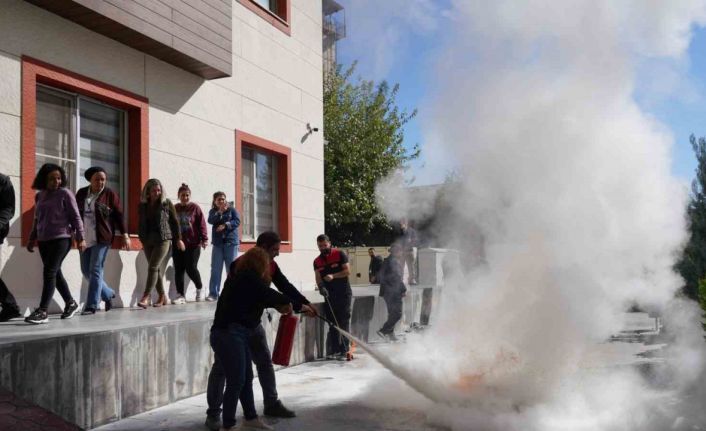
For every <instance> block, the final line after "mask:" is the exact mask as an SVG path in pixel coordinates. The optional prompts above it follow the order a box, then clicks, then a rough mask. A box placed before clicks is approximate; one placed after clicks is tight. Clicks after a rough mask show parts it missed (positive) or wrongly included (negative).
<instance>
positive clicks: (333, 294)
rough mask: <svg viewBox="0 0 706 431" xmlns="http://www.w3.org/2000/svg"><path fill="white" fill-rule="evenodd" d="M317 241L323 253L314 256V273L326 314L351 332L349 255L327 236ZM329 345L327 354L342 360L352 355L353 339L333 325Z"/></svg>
mask: <svg viewBox="0 0 706 431" xmlns="http://www.w3.org/2000/svg"><path fill="white" fill-rule="evenodd" d="M316 244H317V246H318V247H319V251H320V252H321V254H320V255H319V256H318V257H317V258H316V259H314V274H315V276H316V285H317V286H318V288H319V290H320V291H321V294H322V295H323V296H324V298H325V299H326V303H327V304H326V305H325V307H324V308H325V310H326V317H327V318H328V320H329V321H331V322H333V323H335V324H336V325H338V327H339V328H341V329H343V330H345V331H350V324H351V302H352V299H353V291H352V290H351V284H350V282H349V281H348V276H349V275H350V273H351V266H350V263H348V256H347V255H346V253H344V252H343V251H341V250H339V249H337V248H332V247H331V240H330V239H329V237H328V236H326V235H319V236H318V237H317V238H316ZM326 347H327V355H326V356H327V357H329V358H331V359H339V360H345V359H347V358H348V351H349V349H350V346H349V341H348V339H347V338H346V337H344V336H342V335H341V334H340V333H339V332H338V331H337V330H336V329H334V328H333V327H329V331H328V335H327V336H326Z"/></svg>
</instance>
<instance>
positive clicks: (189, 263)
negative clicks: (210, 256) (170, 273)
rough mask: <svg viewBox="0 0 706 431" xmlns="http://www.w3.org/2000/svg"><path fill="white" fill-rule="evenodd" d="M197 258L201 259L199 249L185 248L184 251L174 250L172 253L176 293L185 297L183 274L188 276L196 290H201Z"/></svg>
mask: <svg viewBox="0 0 706 431" xmlns="http://www.w3.org/2000/svg"><path fill="white" fill-rule="evenodd" d="M199 257H201V248H200V247H193V248H187V249H186V250H184V251H180V250H179V249H174V251H172V259H173V260H174V281H175V282H176V290H177V293H178V294H179V295H181V296H185V294H186V289H185V284H184V273H187V274H189V278H190V279H191V281H193V282H194V284H195V285H196V288H197V289H201V288H202V287H203V284H202V283H201V273H200V272H199V269H198V266H197V265H198V263H199Z"/></svg>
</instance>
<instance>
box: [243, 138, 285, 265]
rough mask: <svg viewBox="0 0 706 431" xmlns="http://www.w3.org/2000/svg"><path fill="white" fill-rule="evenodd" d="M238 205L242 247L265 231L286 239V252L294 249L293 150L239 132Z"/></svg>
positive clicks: (250, 243)
mask: <svg viewBox="0 0 706 431" xmlns="http://www.w3.org/2000/svg"><path fill="white" fill-rule="evenodd" d="M235 155H236V159H235V169H236V176H235V177H236V182H235V192H236V200H235V202H236V208H237V209H238V212H239V213H240V217H241V223H240V228H241V238H242V241H241V250H247V249H248V248H249V247H251V246H252V245H253V244H254V241H255V239H256V238H257V236H258V235H259V234H261V233H262V232H265V231H268V230H273V231H275V232H277V233H279V235H280V237H281V238H282V247H281V249H280V250H281V251H282V252H290V251H291V250H292V244H291V240H292V228H291V227H292V207H291V202H292V187H291V177H290V172H291V150H290V149H289V148H287V147H284V146H282V145H278V144H275V143H274V142H270V141H267V140H265V139H262V138H258V137H257V136H253V135H250V134H247V133H244V132H241V131H236V132H235Z"/></svg>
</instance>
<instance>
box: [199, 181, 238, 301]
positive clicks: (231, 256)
mask: <svg viewBox="0 0 706 431" xmlns="http://www.w3.org/2000/svg"><path fill="white" fill-rule="evenodd" d="M208 222H209V223H210V224H212V225H213V228H212V229H211V238H212V239H211V243H212V244H213V250H212V252H211V279H210V280H209V283H208V284H209V286H208V297H207V298H206V301H216V300H217V299H218V292H219V291H220V289H221V277H222V275H223V270H224V269H225V270H226V271H228V269H229V268H230V264H231V263H233V261H234V260H235V257H236V256H237V254H238V245H239V241H238V227H239V226H240V214H238V211H236V210H235V208H233V207H232V206H230V205H228V201H227V200H226V194H225V193H223V192H216V193H214V194H213V202H212V204H211V210H210V211H209V212H208Z"/></svg>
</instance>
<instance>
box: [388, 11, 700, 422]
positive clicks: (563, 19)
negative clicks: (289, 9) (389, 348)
mask: <svg viewBox="0 0 706 431" xmlns="http://www.w3.org/2000/svg"><path fill="white" fill-rule="evenodd" d="M451 14H452V16H454V19H453V22H452V23H451V24H449V26H448V28H447V29H446V30H447V32H448V34H447V36H446V37H445V38H444V40H443V42H442V43H441V45H440V47H439V52H438V58H437V63H436V64H437V70H436V73H435V74H434V75H435V77H436V80H437V81H436V88H435V90H436V97H435V99H434V100H433V101H431V102H430V107H431V114H427V116H426V117H427V118H428V119H429V121H427V123H426V124H424V128H425V130H426V133H425V134H426V137H425V147H424V148H425V149H426V151H434V152H436V153H438V154H439V157H442V158H443V157H445V158H446V159H447V160H454V161H455V167H456V168H457V170H458V172H459V173H460V174H461V175H460V178H461V182H462V183H461V184H460V185H459V186H458V187H457V189H456V191H455V195H454V199H453V211H451V212H449V213H448V214H446V217H445V218H444V215H443V214H442V215H439V216H440V217H442V220H443V221H442V223H439V224H438V226H442V227H441V228H440V229H439V232H436V234H437V235H438V236H439V238H456V239H457V242H455V243H454V244H453V245H454V246H456V247H458V248H459V249H460V251H461V259H460V266H459V267H457V268H453V269H454V271H453V274H454V276H452V277H451V280H450V281H449V282H448V284H447V286H445V288H444V290H443V297H442V299H441V303H440V307H439V308H437V309H435V310H434V321H433V326H432V328H431V329H430V330H429V331H430V332H429V334H427V335H426V336H424V337H423V338H422V339H421V340H418V341H419V342H410V343H408V344H407V346H406V349H407V351H406V353H405V354H403V355H400V361H401V362H403V363H404V365H406V366H408V367H410V368H413V369H417V370H419V371H420V374H419V376H420V378H422V379H426V380H427V384H435V385H440V386H442V387H446V388H448V393H449V394H450V396H454V397H457V399H458V403H459V404H460V405H463V406H466V407H463V408H458V409H452V410H450V411H449V409H448V408H440V409H439V410H437V411H436V413H435V414H434V416H433V419H436V420H438V421H439V422H440V423H443V424H445V425H448V426H450V427H452V428H453V429H459V430H460V429H478V430H520V429H522V430H557V431H558V430H569V429H570V430H633V429H654V430H658V429H660V430H661V429H665V427H672V426H673V427H674V428H675V429H678V428H679V427H682V426H683V427H687V426H691V425H693V424H694V423H697V422H698V419H696V418H686V419H684V418H681V419H678V417H679V416H680V415H681V414H682V413H683V411H682V410H680V408H679V407H676V406H675V405H674V403H673V402H672V401H673V399H674V398H673V397H675V396H676V399H679V395H675V394H681V393H684V392H686V391H687V390H689V389H690V388H692V386H693V384H694V382H695V381H696V380H697V379H698V378H699V376H700V375H701V374H702V372H703V366H704V362H703V360H704V357H705V356H704V355H705V354H706V351H705V349H704V345H703V344H704V343H703V339H702V337H701V335H700V330H699V323H698V316H699V314H698V310H696V307H695V306H694V304H688V303H684V302H681V301H677V300H674V299H673V298H674V294H675V292H676V290H677V289H678V288H679V286H680V285H681V283H682V281H681V280H680V279H679V277H678V276H677V275H676V274H675V273H674V271H673V270H672V266H673V264H674V261H675V256H676V255H677V252H678V250H679V248H680V246H681V245H682V244H683V242H684V241H685V239H686V233H685V232H686V231H685V219H684V209H685V204H686V199H687V190H686V189H685V187H684V186H683V184H681V183H680V182H679V181H678V180H677V179H676V178H674V177H673V176H672V175H671V174H670V164H671V159H670V157H671V156H670V154H671V147H672V145H673V137H672V135H671V133H670V131H669V130H668V129H667V128H666V127H665V126H664V125H663V124H661V123H660V122H659V121H658V120H657V119H655V118H653V117H652V116H650V115H649V114H648V113H647V112H645V111H644V110H643V109H642V108H641V107H640V106H639V105H638V104H637V103H636V101H635V92H636V90H637V89H636V79H637V78H636V77H637V74H638V70H637V68H638V64H639V63H640V62H641V61H644V60H645V59H658V60H664V61H665V62H670V61H679V60H680V59H682V58H683V56H684V54H685V52H686V49H687V48H688V46H689V42H690V38H691V30H692V28H693V26H694V25H702V24H704V23H705V22H706V2H704V1H688V0H684V1H670V2H659V1H650V2H644V1H637V0H633V1H628V0H625V1H619V2H616V1H612V0H567V1H560V2H557V1H550V0H531V1H522V2H518V1H507V0H496V1H481V0H478V1H470V0H465V1H461V0H458V1H455V2H453V9H452V13H451ZM420 108H422V109H424V108H425V107H424V106H422V107H420ZM427 108H429V107H427ZM395 182H399V179H398V178H395V179H393V180H391V181H388V182H387V183H384V184H381V185H380V189H379V190H380V195H381V196H382V197H381V199H380V203H381V204H382V205H383V207H384V209H385V210H386V211H387V212H388V213H389V215H390V216H391V217H393V218H396V217H400V215H401V214H407V215H408V216H409V217H410V218H414V216H415V215H416V214H415V211H416V210H417V209H418V208H419V206H420V203H419V200H418V199H417V198H415V196H404V194H403V193H402V192H401V191H399V190H398V192H397V193H395V192H394V191H393V190H394V189H395V188H396V185H395ZM467 238H474V239H478V238H482V250H480V251H478V248H477V246H476V245H474V244H468V243H466V244H464V240H465V239H467ZM466 247H467V249H465V248H466ZM468 250H473V254H477V253H479V252H480V253H482V259H475V258H474V259H469V258H468V255H469V254H471V253H468V252H466V251H468ZM471 261H472V262H473V264H472V265H471V264H469V262H471ZM478 262H482V263H478ZM635 300H639V302H640V304H641V305H642V306H644V307H648V308H650V309H656V310H662V312H663V313H664V315H665V321H667V322H668V327H669V328H670V329H671V330H672V332H673V333H675V334H676V336H677V338H676V339H674V340H673V342H672V343H671V344H672V348H671V349H670V352H671V354H670V357H669V358H668V362H669V365H670V366H669V367H668V369H669V370H670V374H669V375H668V376H665V377H664V379H666V380H668V382H667V383H666V386H667V387H668V390H667V389H664V388H663V389H656V388H654V387H653V386H650V385H648V384H647V383H646V382H645V381H644V379H643V378H642V377H640V376H639V375H637V373H636V372H635V371H633V370H632V369H621V370H601V371H600V372H586V371H585V370H582V367H581V361H582V358H583V357H585V355H586V354H587V352H589V351H590V350H591V349H592V347H593V346H595V345H596V343H600V342H603V341H604V340H606V339H607V338H608V337H609V336H610V335H611V334H614V333H615V332H616V331H617V330H619V329H620V328H621V326H622V324H623V322H622V315H623V312H624V311H625V310H626V309H627V307H628V306H629V305H630V304H631V303H633V301H635ZM410 341H413V340H410ZM411 358H416V359H411ZM692 395H693V394H692ZM687 410H688V409H687Z"/></svg>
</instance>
